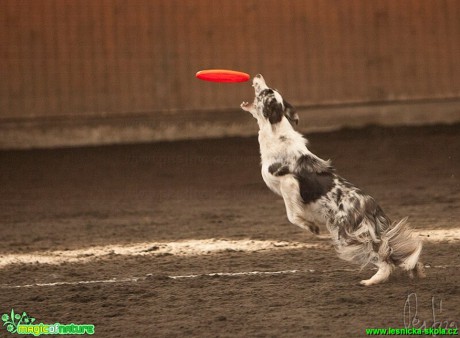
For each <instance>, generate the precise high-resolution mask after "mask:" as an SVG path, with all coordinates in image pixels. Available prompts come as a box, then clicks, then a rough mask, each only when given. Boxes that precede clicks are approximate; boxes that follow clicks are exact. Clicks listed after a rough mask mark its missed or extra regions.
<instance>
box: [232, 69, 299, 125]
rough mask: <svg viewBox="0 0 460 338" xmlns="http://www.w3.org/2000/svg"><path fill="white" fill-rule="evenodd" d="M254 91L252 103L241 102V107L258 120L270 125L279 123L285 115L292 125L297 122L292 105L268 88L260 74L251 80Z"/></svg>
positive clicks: (297, 117)
mask: <svg viewBox="0 0 460 338" xmlns="http://www.w3.org/2000/svg"><path fill="white" fill-rule="evenodd" d="M252 86H253V87H254V91H255V98H254V102H253V103H247V102H243V103H242V104H241V108H242V109H243V110H246V111H248V112H250V113H251V114H252V115H253V116H254V117H255V118H256V119H257V121H258V122H259V124H261V123H265V122H268V123H270V124H271V125H274V124H277V123H280V122H281V121H282V120H283V118H284V117H285V118H286V119H287V120H288V121H289V122H290V123H291V124H292V125H294V124H297V123H298V122H299V116H298V115H297V114H296V112H295V109H294V107H293V106H292V105H291V104H289V103H288V102H287V101H286V100H285V99H283V97H282V96H281V94H280V93H279V92H278V91H277V90H276V89H272V88H269V87H268V86H267V84H266V83H265V80H264V78H263V76H262V75H260V74H259V75H256V76H255V77H254V79H253V81H252Z"/></svg>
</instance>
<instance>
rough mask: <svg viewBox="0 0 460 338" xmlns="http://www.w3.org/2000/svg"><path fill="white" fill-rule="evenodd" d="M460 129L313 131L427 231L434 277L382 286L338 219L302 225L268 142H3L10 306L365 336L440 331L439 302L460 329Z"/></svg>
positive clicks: (356, 178)
mask: <svg viewBox="0 0 460 338" xmlns="http://www.w3.org/2000/svg"><path fill="white" fill-rule="evenodd" d="M459 136H460V125H453V126H432V127H413V128H406V127H400V128H380V127H369V128H366V129H362V130H344V131H339V132H333V133H324V134H311V135H308V138H309V140H310V143H311V146H310V148H311V149H312V150H313V152H315V153H316V154H318V155H319V156H321V157H322V158H330V159H332V161H333V164H334V166H335V167H336V168H337V171H338V172H339V174H341V175H342V176H344V177H345V178H347V179H348V180H349V181H351V182H353V183H355V184H356V185H357V186H359V187H361V188H362V189H363V190H364V191H366V192H367V193H369V194H371V195H373V196H374V197H375V198H376V199H377V200H378V201H379V203H380V205H381V206H382V208H383V209H384V210H385V211H386V213H387V214H388V215H389V216H390V217H392V218H393V219H395V220H396V219H399V218H402V217H405V216H409V217H410V221H411V223H412V224H413V226H414V228H416V229H417V234H418V235H420V236H422V237H423V238H424V239H425V246H424V251H423V254H422V260H423V262H424V263H425V264H426V265H427V267H428V268H427V278H426V279H423V280H410V279H408V278H407V276H405V275H404V274H401V273H396V274H395V275H394V276H393V277H392V278H391V280H390V281H389V282H388V283H386V284H383V285H378V286H375V287H370V288H365V287H362V286H359V285H358V282H359V281H360V280H361V279H363V278H368V277H369V276H370V275H372V274H373V271H372V270H371V268H366V269H364V270H363V271H359V269H358V268H357V267H356V266H354V265H351V264H348V263H345V262H343V261H340V260H339V259H338V258H337V257H336V254H335V252H334V250H333V248H332V247H331V246H330V243H329V240H328V236H327V233H326V232H325V229H322V230H323V232H322V235H321V236H319V237H316V238H315V237H313V236H312V235H309V234H308V233H306V232H304V231H302V230H301V229H299V228H297V227H296V226H294V225H291V224H289V223H288V221H287V219H286V216H285V210H284V205H283V201H282V200H280V199H279V198H278V197H277V196H275V195H274V194H273V193H271V192H270V191H269V190H268V188H267V187H266V186H265V184H264V183H263V181H262V178H261V176H260V169H259V157H258V144H257V140H256V138H255V137H251V138H228V139H221V140H203V141H188V142H186V141H184V142H171V143H156V144H144V145H124V146H108V147H96V148H77V149H55V150H33V151H3V152H0V238H1V242H0V271H1V273H0V304H1V309H0V312H1V313H7V312H9V311H11V308H14V309H15V311H16V312H19V311H21V312H22V311H25V312H27V314H29V315H30V316H32V317H35V318H36V320H37V322H38V323H40V322H43V323H55V322H59V323H92V324H94V325H95V327H96V334H95V336H97V337H188V336H193V337H306V336H309V337H330V336H335V337H359V336H365V328H371V327H383V328H387V327H395V328H401V327H404V325H405V324H404V323H405V322H406V323H411V326H414V325H413V324H412V323H415V322H416V319H418V320H419V324H417V325H415V326H416V327H417V326H420V325H422V324H423V323H424V322H425V323H426V326H427V327H431V326H432V325H433V313H435V317H436V318H435V321H441V322H443V323H446V324H448V325H451V326H455V325H456V326H460V290H459V280H460V221H459V220H460V138H459ZM416 302H417V304H416ZM409 307H410V308H411V313H410V314H408V312H407V310H408V308H409ZM416 308H417V312H416V313H415V311H416V310H415V309H416ZM404 309H406V313H405V312H404ZM443 325H444V324H443ZM0 336H2V337H3V336H5V337H7V336H10V335H9V334H7V332H6V330H5V327H1V328H0Z"/></svg>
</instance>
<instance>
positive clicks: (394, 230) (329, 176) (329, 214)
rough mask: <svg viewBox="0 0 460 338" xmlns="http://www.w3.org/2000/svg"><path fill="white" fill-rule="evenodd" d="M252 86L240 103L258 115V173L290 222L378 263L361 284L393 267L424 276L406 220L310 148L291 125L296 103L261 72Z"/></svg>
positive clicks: (347, 256) (382, 277) (347, 254)
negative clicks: (325, 233)
mask: <svg viewBox="0 0 460 338" xmlns="http://www.w3.org/2000/svg"><path fill="white" fill-rule="evenodd" d="M253 87H254V91H255V98H254V101H253V102H252V103H247V102H243V103H242V104H241V108H242V109H243V110H245V111H248V112H250V113H251V114H252V115H253V117H254V118H255V119H256V120H257V123H258V125H259V145H260V154H261V162H262V168H261V173H262V178H263V180H264V181H265V183H266V184H267V186H268V187H269V188H270V189H271V190H272V191H273V192H275V193H276V194H278V195H280V196H281V197H282V198H283V200H284V203H285V206H286V212H287V217H288V219H289V221H290V222H291V223H293V224H295V225H298V226H300V227H301V228H304V229H307V230H309V231H311V232H312V233H314V234H318V233H319V229H320V228H319V226H325V227H326V228H327V229H328V230H329V232H330V234H331V236H332V241H333V244H334V246H335V248H336V250H337V253H338V255H339V257H341V258H342V259H344V260H347V261H352V262H355V263H358V264H360V265H361V266H363V267H364V266H366V265H367V264H369V263H371V264H374V265H375V266H377V267H378V271H377V273H376V274H375V275H374V276H372V277H371V278H370V279H368V280H363V281H361V284H363V285H372V284H377V283H381V282H384V281H386V280H387V279H388V277H389V276H390V274H391V271H392V270H393V268H394V266H400V267H402V268H403V269H405V270H407V271H409V274H410V275H411V276H412V275H413V274H414V273H416V274H417V275H418V276H420V277H423V265H422V264H421V263H420V262H419V256H420V252H421V249H422V243H421V241H420V240H419V239H416V238H414V236H413V235H412V233H411V230H410V228H409V226H408V223H407V220H406V219H403V220H401V221H400V222H396V223H395V222H392V221H391V220H390V218H389V217H388V216H387V215H386V214H385V213H384V212H383V210H382V209H381V208H380V206H379V205H378V204H377V202H376V201H375V200H374V198H372V197H371V196H369V195H367V194H365V193H364V192H362V191H361V190H360V189H358V188H357V187H355V186H354V185H353V184H351V183H350V182H348V181H347V180H345V179H344V178H342V177H340V176H339V175H338V174H337V173H336V171H335V170H334V168H333V167H332V165H331V163H330V161H325V160H323V159H321V158H319V157H318V156H316V155H315V154H313V153H312V152H310V150H309V149H308V142H307V140H306V139H305V138H304V137H303V136H302V135H301V134H300V133H298V132H296V131H295V130H294V128H293V126H294V125H295V124H297V123H298V116H297V114H296V112H295V109H294V107H293V106H292V105H291V104H289V103H288V102H287V101H286V100H285V99H283V97H282V96H281V94H280V93H279V92H278V91H277V90H275V89H272V88H269V87H268V86H267V84H266V83H265V80H264V78H263V77H262V75H257V76H255V77H254V79H253Z"/></svg>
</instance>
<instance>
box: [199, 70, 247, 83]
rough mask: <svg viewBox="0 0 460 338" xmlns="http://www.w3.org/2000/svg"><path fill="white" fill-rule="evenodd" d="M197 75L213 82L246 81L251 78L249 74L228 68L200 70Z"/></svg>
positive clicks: (201, 78)
mask: <svg viewBox="0 0 460 338" xmlns="http://www.w3.org/2000/svg"><path fill="white" fill-rule="evenodd" d="M195 76H196V77H197V78H198V79H200V80H204V81H211V82H245V81H248V80H249V74H247V73H243V72H239V71H236V70H228V69H206V70H200V71H199V72H198V73H196V75H195Z"/></svg>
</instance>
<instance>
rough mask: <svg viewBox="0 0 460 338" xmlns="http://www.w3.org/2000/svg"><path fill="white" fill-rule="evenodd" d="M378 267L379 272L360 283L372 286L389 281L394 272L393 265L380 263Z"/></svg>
mask: <svg viewBox="0 0 460 338" xmlns="http://www.w3.org/2000/svg"><path fill="white" fill-rule="evenodd" d="M376 265H377V267H378V271H377V272H376V273H375V275H373V276H372V277H371V278H369V279H366V280H362V281H361V282H360V284H361V285H365V286H370V285H374V284H379V283H383V282H385V281H386V280H387V279H388V277H390V274H391V271H392V270H393V266H392V265H391V264H388V263H386V262H379V263H376Z"/></svg>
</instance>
